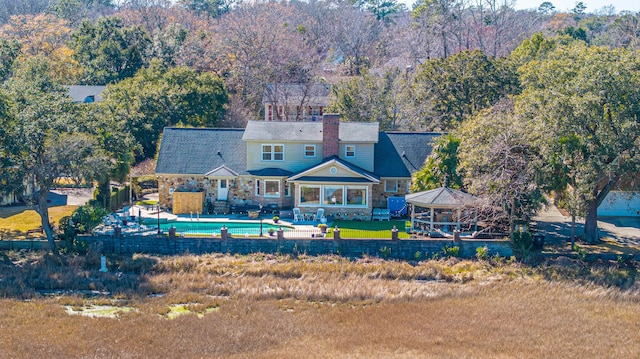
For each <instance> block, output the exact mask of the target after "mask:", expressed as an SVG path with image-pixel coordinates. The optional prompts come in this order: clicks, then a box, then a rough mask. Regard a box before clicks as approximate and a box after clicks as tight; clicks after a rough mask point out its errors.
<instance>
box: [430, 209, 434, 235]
mask: <svg viewBox="0 0 640 359" xmlns="http://www.w3.org/2000/svg"><path fill="white" fill-rule="evenodd" d="M430 209H431V226H430V230H432V231H433V216H434V213H433V212H434V211H433V207H431V208H430Z"/></svg>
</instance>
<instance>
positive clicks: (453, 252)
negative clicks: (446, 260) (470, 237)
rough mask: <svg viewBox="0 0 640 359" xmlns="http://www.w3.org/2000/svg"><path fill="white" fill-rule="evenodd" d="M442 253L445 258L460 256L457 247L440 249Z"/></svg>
mask: <svg viewBox="0 0 640 359" xmlns="http://www.w3.org/2000/svg"><path fill="white" fill-rule="evenodd" d="M442 253H444V256H445V257H457V256H458V255H460V247H458V246H451V247H449V246H444V248H442Z"/></svg>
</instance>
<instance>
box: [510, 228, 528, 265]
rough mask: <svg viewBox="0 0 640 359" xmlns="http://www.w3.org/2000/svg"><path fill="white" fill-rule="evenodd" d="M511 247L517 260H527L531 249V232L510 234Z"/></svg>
mask: <svg viewBox="0 0 640 359" xmlns="http://www.w3.org/2000/svg"><path fill="white" fill-rule="evenodd" d="M511 247H512V248H513V253H514V254H515V255H516V257H517V258H518V259H519V260H525V261H526V260H527V259H528V258H529V257H530V256H531V250H532V249H533V236H532V235H531V232H512V233H511Z"/></svg>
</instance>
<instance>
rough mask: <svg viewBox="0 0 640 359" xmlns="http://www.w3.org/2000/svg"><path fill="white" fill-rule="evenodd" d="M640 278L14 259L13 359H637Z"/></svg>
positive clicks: (3, 308) (1, 315)
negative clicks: (94, 313)
mask: <svg viewBox="0 0 640 359" xmlns="http://www.w3.org/2000/svg"><path fill="white" fill-rule="evenodd" d="M637 267H638V265H637V263H634V262H624V263H591V264H585V263H582V262H579V261H570V260H568V259H566V258H561V259H559V260H557V261H556V262H555V263H546V264H542V265H538V266H536V267H529V266H524V265H521V264H518V263H510V262H509V261H505V260H503V259H493V260H488V261H468V260H458V259H455V258H449V259H440V260H431V261H422V262H418V263H407V262H397V261H383V260H380V259H374V258H364V259H360V260H347V259H343V258H340V257H333V256H330V257H307V256H301V257H299V258H291V257H289V256H273V255H261V254H255V255H250V256H226V255H206V256H190V255H186V256H176V257H154V256H146V255H134V256H132V257H111V258H109V272H108V273H100V272H99V271H98V270H97V269H98V268H99V257H98V256H97V255H96V254H90V255H89V256H87V257H76V256H64V257H60V258H56V257H52V256H48V255H42V254H39V253H17V252H5V253H0V297H2V298H3V299H0V357H3V358H5V357H6V358H45V357H46V358H160V357H161V358H164V357H171V358H219V357H223V358H334V357H339V358H425V357H437V358H554V357H559V358H573V357H583V358H638V357H640V284H639V283H638V281H637V280H636V275H637ZM176 305H181V307H180V308H182V309H181V310H182V313H183V314H184V315H177V316H172V315H170V313H173V309H172V308H175V307H176ZM91 306H95V307H98V306H113V308H114V310H115V311H112V312H110V313H111V314H110V315H107V316H111V317H105V318H90V317H86V316H82V315H75V314H74V315H69V314H68V313H67V310H71V309H72V310H74V311H76V312H83V311H89V308H90V307H91ZM100 308H101V307H100ZM118 308H128V310H129V311H127V312H124V311H122V312H120V313H119V314H117V311H118ZM169 318H174V319H169Z"/></svg>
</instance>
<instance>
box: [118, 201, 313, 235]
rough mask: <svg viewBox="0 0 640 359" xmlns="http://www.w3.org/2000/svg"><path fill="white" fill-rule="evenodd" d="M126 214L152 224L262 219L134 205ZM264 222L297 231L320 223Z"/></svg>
mask: <svg viewBox="0 0 640 359" xmlns="http://www.w3.org/2000/svg"><path fill="white" fill-rule="evenodd" d="M125 212H126V213H128V215H129V216H140V217H141V218H142V219H143V221H147V222H152V221H154V220H157V219H158V218H160V220H161V221H162V222H172V221H182V222H211V223H224V222H248V223H259V222H260V219H253V218H249V217H248V216H247V215H246V214H244V215H235V214H230V215H198V214H193V215H187V214H183V215H175V214H172V213H168V212H164V211H160V213H159V214H158V211H157V210H156V209H155V208H151V207H148V206H140V205H134V206H133V207H130V208H125ZM262 222H263V223H265V224H271V225H283V226H288V227H295V228H297V229H313V228H316V227H317V225H318V222H313V221H299V222H292V221H288V220H283V219H280V220H279V221H278V223H275V222H274V221H273V217H272V216H271V215H265V217H264V218H262Z"/></svg>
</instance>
